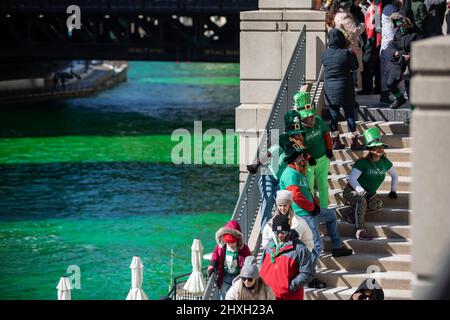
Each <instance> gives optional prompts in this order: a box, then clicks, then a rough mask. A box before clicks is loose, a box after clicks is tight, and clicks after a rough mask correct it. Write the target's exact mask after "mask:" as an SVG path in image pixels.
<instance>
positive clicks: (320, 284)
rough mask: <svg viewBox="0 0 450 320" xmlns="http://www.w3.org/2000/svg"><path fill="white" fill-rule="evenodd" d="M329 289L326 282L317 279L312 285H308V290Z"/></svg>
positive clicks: (312, 281)
mask: <svg viewBox="0 0 450 320" xmlns="http://www.w3.org/2000/svg"><path fill="white" fill-rule="evenodd" d="M326 287H327V284H326V283H325V282H322V281H320V280H319V279H317V278H313V279H312V280H311V282H310V283H308V288H314V289H324V288H326Z"/></svg>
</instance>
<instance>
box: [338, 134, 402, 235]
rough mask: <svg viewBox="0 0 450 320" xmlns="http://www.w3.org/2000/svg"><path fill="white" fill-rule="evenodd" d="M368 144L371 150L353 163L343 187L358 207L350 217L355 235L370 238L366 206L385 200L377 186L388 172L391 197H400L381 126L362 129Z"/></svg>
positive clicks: (349, 200) (378, 205) (379, 205)
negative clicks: (386, 152) (378, 194)
mask: <svg viewBox="0 0 450 320" xmlns="http://www.w3.org/2000/svg"><path fill="white" fill-rule="evenodd" d="M363 136H364V141H365V148H366V149H367V150H368V151H369V152H368V153H367V154H366V155H364V156H363V157H362V158H361V159H359V160H357V161H356V162H355V164H354V165H353V168H352V172H351V174H350V177H349V179H348V184H347V186H346V187H345V189H344V193H343V197H344V199H345V201H346V202H347V203H348V204H350V205H351V206H352V207H353V208H355V211H354V212H355V214H354V217H353V216H348V217H347V220H348V221H350V222H352V223H354V224H355V229H356V231H355V238H356V239H360V240H371V239H372V237H371V236H370V235H369V233H368V232H367V230H366V229H365V228H364V222H365V216H366V211H367V208H369V209H371V210H379V209H381V208H382V206H383V202H382V201H381V199H380V198H379V197H378V196H377V195H376V193H377V190H378V188H379V187H380V185H381V184H382V183H383V181H384V179H385V178H386V172H387V173H389V175H390V176H391V177H392V182H391V192H390V193H389V194H388V197H389V198H393V199H396V198H397V193H396V191H397V185H398V174H397V171H396V170H395V167H394V165H393V164H392V162H391V161H390V160H389V159H388V158H387V157H386V155H385V153H384V148H385V147H387V145H386V144H384V143H383V142H382V141H381V134H380V131H379V130H378V128H370V129H367V130H366V131H364V133H363Z"/></svg>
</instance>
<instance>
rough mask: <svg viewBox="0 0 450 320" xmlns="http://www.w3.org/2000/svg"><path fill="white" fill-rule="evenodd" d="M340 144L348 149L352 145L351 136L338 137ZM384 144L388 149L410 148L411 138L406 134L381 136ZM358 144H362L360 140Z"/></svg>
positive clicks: (344, 134)
mask: <svg viewBox="0 0 450 320" xmlns="http://www.w3.org/2000/svg"><path fill="white" fill-rule="evenodd" d="M340 138H341V142H342V143H343V144H345V145H346V146H347V148H350V146H351V145H352V134H351V133H343V134H341V135H340ZM382 140H383V142H384V143H386V144H387V145H388V148H411V141H412V138H411V137H410V136H409V135H408V134H387V135H383V136H382ZM360 142H363V139H361V141H360Z"/></svg>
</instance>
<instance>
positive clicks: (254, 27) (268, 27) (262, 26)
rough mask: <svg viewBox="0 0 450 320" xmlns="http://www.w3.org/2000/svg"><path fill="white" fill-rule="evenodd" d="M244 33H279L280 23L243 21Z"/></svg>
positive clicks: (241, 24) (241, 26) (242, 29)
mask: <svg viewBox="0 0 450 320" xmlns="http://www.w3.org/2000/svg"><path fill="white" fill-rule="evenodd" d="M240 28H241V32H242V31H277V30H278V22H275V21H241V23H240Z"/></svg>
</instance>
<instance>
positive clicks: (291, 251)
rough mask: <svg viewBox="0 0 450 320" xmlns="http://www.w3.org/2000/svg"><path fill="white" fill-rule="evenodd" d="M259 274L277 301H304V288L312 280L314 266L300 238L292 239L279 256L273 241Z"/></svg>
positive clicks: (267, 248) (270, 243)
mask: <svg viewBox="0 0 450 320" xmlns="http://www.w3.org/2000/svg"><path fill="white" fill-rule="evenodd" d="M272 256H273V259H274V261H273V262H272ZM259 274H260V276H261V278H263V280H264V282H265V283H266V284H267V285H269V286H270V287H271V288H272V291H273V293H274V294H275V297H276V299H277V300H303V295H304V292H303V286H304V285H305V284H307V283H309V282H310V281H311V280H312V278H313V274H314V266H313V263H312V259H311V255H310V253H309V250H308V249H307V248H306V246H305V244H304V243H303V242H301V241H300V240H298V237H292V238H291V239H290V240H289V241H288V242H285V243H284V245H283V246H282V247H281V248H280V249H279V250H278V254H276V252H275V248H274V242H273V240H272V241H271V242H269V244H268V245H267V247H266V248H265V249H264V254H263V263H262V266H261V270H260V272H259Z"/></svg>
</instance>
